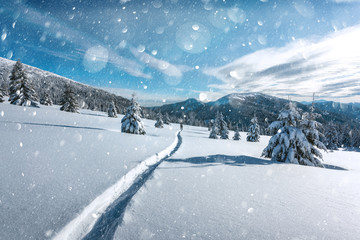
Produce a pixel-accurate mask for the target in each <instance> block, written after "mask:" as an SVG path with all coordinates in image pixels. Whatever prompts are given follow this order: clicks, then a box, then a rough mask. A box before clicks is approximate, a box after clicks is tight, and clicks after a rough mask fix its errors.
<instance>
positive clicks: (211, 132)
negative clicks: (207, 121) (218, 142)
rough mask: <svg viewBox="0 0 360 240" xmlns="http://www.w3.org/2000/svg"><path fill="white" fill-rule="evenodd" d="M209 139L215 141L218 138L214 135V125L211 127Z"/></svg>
mask: <svg viewBox="0 0 360 240" xmlns="http://www.w3.org/2000/svg"><path fill="white" fill-rule="evenodd" d="M209 138H213V139H217V138H218V136H217V134H216V126H215V124H213V125H212V127H211V131H210V135H209Z"/></svg>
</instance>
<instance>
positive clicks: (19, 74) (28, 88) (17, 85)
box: [9, 60, 38, 107]
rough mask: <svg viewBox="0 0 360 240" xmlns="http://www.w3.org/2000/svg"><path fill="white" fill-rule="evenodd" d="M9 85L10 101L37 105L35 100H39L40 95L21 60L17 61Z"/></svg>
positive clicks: (17, 103)
mask: <svg viewBox="0 0 360 240" xmlns="http://www.w3.org/2000/svg"><path fill="white" fill-rule="evenodd" d="M9 86H10V87H9V95H10V97H9V101H10V103H11V104H14V105H20V106H33V107H36V106H37V104H36V102H35V101H38V97H37V95H36V93H35V90H34V88H33V86H32V84H31V82H30V80H29V79H28V77H27V75H26V73H25V70H24V69H23V65H22V63H21V62H20V60H18V61H17V62H16V63H15V65H14V67H13V69H12V71H11V75H10V84H9Z"/></svg>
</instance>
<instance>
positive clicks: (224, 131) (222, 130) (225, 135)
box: [218, 113, 229, 139]
mask: <svg viewBox="0 0 360 240" xmlns="http://www.w3.org/2000/svg"><path fill="white" fill-rule="evenodd" d="M218 125H219V126H218V129H219V135H220V138H221V139H229V130H228V127H227V123H226V121H225V120H224V116H223V115H222V113H220V116H219V120H218Z"/></svg>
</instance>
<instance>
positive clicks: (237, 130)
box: [233, 125, 241, 140]
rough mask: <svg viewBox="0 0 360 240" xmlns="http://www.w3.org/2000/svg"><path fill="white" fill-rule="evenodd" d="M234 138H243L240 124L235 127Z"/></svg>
mask: <svg viewBox="0 0 360 240" xmlns="http://www.w3.org/2000/svg"><path fill="white" fill-rule="evenodd" d="M233 139H234V140H240V139H241V136H240V132H239V127H238V125H236V127H235V134H234V137H233Z"/></svg>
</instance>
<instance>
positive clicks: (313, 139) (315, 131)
mask: <svg viewBox="0 0 360 240" xmlns="http://www.w3.org/2000/svg"><path fill="white" fill-rule="evenodd" d="M314 111H315V107H314V102H313V104H312V106H311V107H310V112H309V113H308V112H305V113H304V114H303V115H302V119H301V121H300V127H301V129H302V131H303V133H304V134H305V136H306V139H307V140H308V141H309V143H310V144H311V146H312V148H311V152H312V154H313V155H315V157H317V158H318V159H322V154H321V152H320V151H319V149H322V150H325V151H326V147H325V145H324V143H322V142H321V140H320V139H321V138H323V137H324V135H323V134H322V133H321V132H320V131H319V130H320V129H322V128H323V127H322V124H321V123H319V122H318V121H316V118H319V117H321V115H320V114H318V113H315V112H314Z"/></svg>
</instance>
